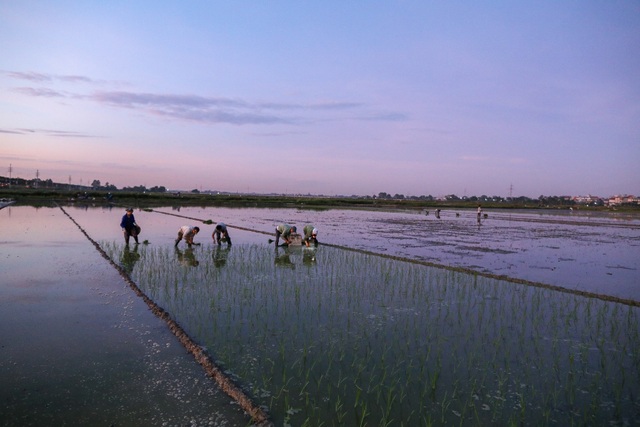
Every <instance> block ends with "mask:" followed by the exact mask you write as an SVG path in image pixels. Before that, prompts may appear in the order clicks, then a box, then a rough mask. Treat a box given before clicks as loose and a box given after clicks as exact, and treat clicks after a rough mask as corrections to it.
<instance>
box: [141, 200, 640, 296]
mask: <svg viewBox="0 0 640 427" xmlns="http://www.w3.org/2000/svg"><path fill="white" fill-rule="evenodd" d="M147 212H156V213H159V214H163V215H172V216H177V217H181V218H186V219H192V220H194V221H200V222H202V223H204V224H210V223H213V224H215V222H213V221H211V220H202V219H200V218H192V217H188V216H182V215H178V214H173V213H168V212H162V211H157V210H154V209H148V210H147ZM226 225H227V227H229V228H235V229H237V230H244V231H249V232H252V233H260V234H266V235H268V236H272V235H273V233H269V232H266V231H260V230H254V229H251V228H247V227H240V226H234V225H230V224H226ZM320 245H323V246H328V247H332V248H337V249H342V250H345V251H351V252H358V253H361V254H365V255H374V256H378V257H382V258H387V259H391V260H395V261H404V262H409V263H412V264H419V265H424V266H427V267H434V268H440V269H444V270H449V271H456V272H458V273H465V274H470V275H474V276H481V277H488V278H490V279H496V280H502V281H504V282H511V283H517V284H519V285H526V286H533V287H536V288H543V289H549V290H552V291H557V292H562V293H566V294H571V295H579V296H582V297H586V298H594V299H599V300H603V301H608V302H616V303H619V304H624V305H628V306H631V307H640V301H636V300H632V299H628V298H620V297H616V296H613V295H606V294H599V293H596V292H588V291H580V290H577V289H569V288H563V287H562V286H556V285H550V284H548V283H542V282H535V281H533V280H526V279H518V278H516V277H510V276H505V275H501V274H493V273H485V272H482V271H477V270H473V269H471V268H465V267H454V266H451V265H446V264H438V263H434V262H429V261H421V260H417V259H411V258H404V257H400V256H396V255H389V254H381V253H378V252H372V251H368V250H365V249H357V248H351V247H349V246H342V245H335V244H331V243H320Z"/></svg>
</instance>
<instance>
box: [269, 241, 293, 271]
mask: <svg viewBox="0 0 640 427" xmlns="http://www.w3.org/2000/svg"><path fill="white" fill-rule="evenodd" d="M275 251H276V258H275V262H274V263H275V265H276V266H278V267H285V268H290V269H292V270H293V269H295V268H296V266H295V264H294V263H293V261H291V249H289V248H288V247H280V246H276V249H275Z"/></svg>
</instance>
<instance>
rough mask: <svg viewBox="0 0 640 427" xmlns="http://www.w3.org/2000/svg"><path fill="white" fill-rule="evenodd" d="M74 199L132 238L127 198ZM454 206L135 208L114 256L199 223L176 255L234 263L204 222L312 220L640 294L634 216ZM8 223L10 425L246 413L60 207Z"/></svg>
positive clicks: (98, 236)
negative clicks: (137, 230) (191, 243)
mask: <svg viewBox="0 0 640 427" xmlns="http://www.w3.org/2000/svg"><path fill="white" fill-rule="evenodd" d="M65 210H66V211H67V212H68V213H69V214H70V215H71V216H72V217H73V218H74V219H75V220H76V221H77V222H78V223H79V225H80V226H81V227H82V228H83V229H85V230H86V232H87V233H88V234H89V235H90V236H91V238H92V239H94V240H96V241H102V242H112V243H113V244H119V245H121V244H122V242H123V237H122V234H121V231H120V227H119V223H120V218H121V217H122V215H123V214H124V212H123V209H121V208H103V207H96V208H88V207H80V206H71V207H65ZM457 213H459V216H458V215H456V212H455V211H445V212H442V213H441V215H440V218H439V219H437V218H435V217H434V215H433V212H431V213H430V215H425V214H424V213H422V214H417V213H414V212H369V211H360V210H344V209H343V210H299V209H259V208H243V209H234V208H181V209H172V208H169V207H167V208H159V209H154V210H153V211H151V212H147V211H140V210H136V212H135V215H136V218H137V221H138V223H139V224H140V225H141V226H142V234H141V236H140V241H141V242H143V241H145V240H146V241H147V243H148V245H145V244H142V245H140V246H138V247H137V249H136V246H135V245H133V244H131V245H130V247H129V250H128V251H125V250H123V251H121V252H122V258H121V259H117V260H116V262H120V263H122V264H126V263H127V262H130V261H131V260H135V259H136V256H135V254H136V251H142V250H143V249H144V248H170V247H172V246H173V241H174V239H175V237H176V234H177V230H178V228H179V227H180V226H182V225H185V224H191V225H198V226H199V227H200V228H201V230H202V231H201V233H200V234H199V235H198V236H197V237H196V242H201V243H202V246H201V247H198V248H197V250H194V251H188V250H186V249H185V247H184V243H181V244H180V246H179V249H178V250H177V251H173V250H172V251H171V252H172V254H173V255H172V258H171V259H168V260H167V262H170V263H173V262H175V261H178V262H180V263H182V265H185V266H190V265H193V261H196V262H198V263H202V264H200V265H203V266H204V265H206V264H207V263H210V261H213V265H214V267H215V266H224V265H225V262H226V257H227V256H228V254H229V252H228V251H225V248H226V246H225V245H223V246H222V247H221V248H220V249H217V245H216V246H214V245H212V242H211V232H212V231H213V228H214V225H208V224H203V223H202V221H204V220H208V219H210V220H212V221H216V222H218V221H222V222H225V223H227V224H228V225H229V227H230V234H231V237H232V239H233V242H234V246H236V245H238V246H239V247H245V246H247V245H260V246H262V245H264V246H265V247H267V245H268V243H267V240H268V239H269V238H270V237H272V233H273V229H274V228H275V226H276V225H277V224H279V223H281V222H287V223H289V224H291V225H297V226H298V227H300V228H302V226H303V225H304V224H305V223H312V224H314V225H315V226H316V227H317V228H319V230H320V234H319V240H320V241H321V242H325V243H331V244H335V245H340V246H343V247H350V248H358V249H363V250H366V251H369V252H374V253H380V254H386V255H395V256H400V257H404V258H407V259H414V260H422V261H429V262H433V263H436V264H442V265H449V266H458V267H464V268H467V269H472V270H476V271H480V272H485V273H492V274H500V275H505V276H509V277H512V278H516V279H526V280H530V281H535V282H541V283H546V284H551V285H557V286H562V287H566V288H569V289H579V290H585V291H589V292H597V293H602V294H606V295H613V296H617V297H620V298H629V299H634V300H636V301H637V300H640V295H639V293H640V292H639V290H638V285H639V284H640V280H639V279H640V274H639V272H638V260H639V259H640V231H639V230H640V227H639V225H640V223H639V222H638V220H637V219H636V218H627V217H618V216H608V215H597V216H583V215H580V214H578V215H574V214H566V213H563V214H560V215H559V214H557V213H555V212H554V213H545V212H542V213H531V212H491V211H488V212H487V213H488V215H489V218H487V219H486V220H483V221H482V223H481V225H478V224H477V222H476V217H475V212H472V211H458V212H457ZM0 225H1V233H2V234H1V235H0V263H1V264H0V266H1V267H0V268H1V269H2V275H3V283H2V285H0V339H1V340H2V345H1V348H0V351H1V352H2V354H1V356H2V357H0V383H2V384H3V386H4V385H5V384H9V386H8V387H2V391H0V393H1V396H0V397H1V398H2V402H3V404H4V405H5V406H4V407H2V406H0V409H1V410H0V414H2V415H0V419H2V420H3V423H4V424H9V425H11V424H13V421H15V420H19V421H20V424H26V425H37V424H43V423H44V424H65V423H70V424H74V423H75V422H72V421H77V420H82V421H86V423H92V422H93V421H96V423H97V424H100V423H101V422H102V421H103V420H104V421H105V422H109V423H111V422H113V423H115V424H129V423H130V424H140V423H151V424H156V423H160V421H163V422H168V423H169V424H172V423H175V424H185V423H187V422H190V421H188V420H197V421H199V422H198V423H199V424H203V423H204V424H206V423H214V424H218V423H224V422H229V423H230V425H242V424H243V423H246V418H244V417H243V416H242V414H239V411H238V410H237V407H234V406H231V405H229V404H228V402H229V398H227V397H226V396H220V394H219V391H218V390H217V388H216V387H215V386H213V384H212V383H211V381H209V380H208V379H206V378H204V374H203V372H202V369H201V368H200V367H199V366H197V365H196V364H195V363H194V362H193V358H192V357H190V356H189V355H187V354H185V352H184V350H183V349H182V348H181V347H180V346H179V344H178V343H177V341H176V340H175V339H174V338H173V336H171V335H170V334H169V332H168V331H167V329H166V325H165V324H163V323H161V322H159V321H157V319H155V318H154V317H153V316H152V315H151V314H150V313H149V312H148V309H147V307H146V306H145V305H144V304H143V303H142V302H141V301H140V300H139V298H137V297H135V296H134V295H133V293H132V291H131V290H130V289H129V288H128V287H127V286H126V285H125V284H124V282H123V281H122V278H121V277H120V276H119V275H118V274H117V272H116V271H115V270H114V269H113V268H112V267H111V266H109V265H108V264H107V263H106V262H105V260H104V259H102V258H101V257H100V256H99V255H98V253H97V252H96V250H95V248H94V247H93V246H92V245H91V244H90V243H89V241H88V240H87V239H86V237H85V236H83V235H82V234H81V233H80V232H79V230H78V228H77V227H76V226H75V225H74V224H73V223H72V222H71V221H70V220H69V219H68V218H67V217H66V216H64V214H63V213H62V212H61V211H60V209H58V208H39V209H36V208H31V207H21V206H10V207H8V208H5V209H2V210H0ZM235 227H242V228H244V229H249V230H253V231H247V230H244V229H243V230H240V229H237V228H235ZM321 248H322V247H321ZM327 249H330V248H327ZM303 253H304V252H303ZM329 253H330V252H329V251H327V254H329ZM327 254H325V256H326V255H327ZM125 255H126V256H125ZM298 255H300V254H299V253H297V252H296V253H294V254H293V255H287V254H286V253H285V252H282V255H281V256H278V257H276V258H275V263H276V265H277V266H278V267H285V268H287V269H292V270H294V271H295V272H300V271H304V270H300V269H304V268H305V267H307V266H308V262H309V260H308V259H305V257H304V256H302V255H300V256H298ZM203 257H204V258H203ZM211 257H213V258H211ZM127 260H129V261H127ZM322 260H323V261H322V262H324V263H325V264H327V263H330V261H329V260H327V259H326V258H323V259H322ZM134 262H135V261H134ZM130 265H131V266H132V268H134V267H133V263H131V264H130ZM252 280H260V278H257V277H254V278H253V279H252ZM43 325H44V326H43ZM244 356H246V357H250V356H249V355H244ZM244 356H243V357H244ZM104 396H108V397H107V398H105V397H104ZM78 402H82V403H81V404H78ZM6 420H9V421H6ZM226 420H231V421H226ZM5 421H6V422H5Z"/></svg>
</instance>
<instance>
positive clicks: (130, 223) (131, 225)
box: [120, 208, 140, 245]
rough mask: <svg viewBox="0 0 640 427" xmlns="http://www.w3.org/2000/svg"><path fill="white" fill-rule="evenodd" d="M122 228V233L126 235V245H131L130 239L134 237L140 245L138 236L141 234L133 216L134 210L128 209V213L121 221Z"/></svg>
mask: <svg viewBox="0 0 640 427" xmlns="http://www.w3.org/2000/svg"><path fill="white" fill-rule="evenodd" d="M120 227H121V228H122V233H123V234H124V242H125V244H127V245H128V244H129V237H131V236H133V238H134V239H135V241H136V244H138V234H139V233H140V227H138V224H136V217H134V216H133V208H127V211H126V213H125V214H124V216H123V217H122V221H120Z"/></svg>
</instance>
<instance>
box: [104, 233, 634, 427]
mask: <svg viewBox="0 0 640 427" xmlns="http://www.w3.org/2000/svg"><path fill="white" fill-rule="evenodd" d="M102 245H103V247H104V248H105V250H107V252H109V253H110V255H111V257H112V258H113V259H119V254H120V253H121V252H122V251H123V250H125V249H123V247H122V246H121V245H118V244H115V243H109V242H105V243H103V244H102ZM219 251H220V250H219V249H218V248H206V247H199V248H195V249H193V250H190V252H189V255H188V256H189V257H190V259H192V260H193V259H195V260H196V261H198V262H197V263H195V264H194V263H193V262H191V263H187V264H185V263H184V262H182V261H183V260H184V258H185V256H187V254H186V253H185V252H186V251H180V250H176V249H174V248H172V247H171V248H168V247H151V246H143V247H141V248H140V249H139V255H140V256H139V258H138V259H137V261H136V263H135V265H133V266H130V271H131V277H132V279H133V280H134V281H135V282H136V283H137V284H138V286H139V287H140V288H141V289H143V290H144V292H145V293H146V294H147V295H148V296H149V297H151V298H152V299H153V300H154V301H155V302H156V303H157V304H159V305H160V306H162V307H163V308H164V309H165V310H167V311H169V312H170V313H171V314H172V316H173V317H174V318H175V319H176V320H177V321H178V322H179V323H180V324H181V325H182V327H183V328H184V329H185V330H186V331H187V332H188V333H189V334H190V335H191V336H192V337H193V338H194V339H195V340H196V341H198V342H200V343H201V344H202V345H203V346H205V347H206V348H207V349H208V352H209V353H210V355H211V356H212V357H213V358H214V359H215V360H216V361H217V363H218V364H220V365H221V366H223V367H224V368H225V369H226V371H227V374H228V375H230V376H232V377H233V378H234V379H235V380H236V381H237V382H238V383H239V384H240V385H241V386H242V387H243V388H244V389H245V390H246V391H247V392H248V393H249V394H250V395H252V396H253V398H254V399H255V400H256V401H257V402H258V403H260V404H261V405H264V406H265V407H266V408H267V409H268V410H269V412H270V413H271V415H272V417H273V419H274V421H275V422H276V424H277V425H296V426H299V425H407V426H408V425H411V426H415V425H450V424H455V425H469V424H471V425H488V424H499V425H515V424H518V425H544V424H559V425H568V424H569V423H572V424H603V423H605V422H618V423H628V422H631V420H634V419H638V418H639V417H640V405H639V404H638V403H637V402H638V401H639V400H640V399H638V393H639V392H640V332H639V330H640V329H639V327H640V324H639V318H640V312H639V311H638V309H637V308H634V307H629V306H624V305H621V304H617V303H611V302H605V301H600V300H596V299H590V298H585V297H581V296H578V295H573V294H569V293H559V292H556V291H553V290H549V289H542V288H534V287H528V286H524V285H518V284H514V283H507V282H501V281H499V280H495V279H490V278H486V277H480V276H474V275H469V274H464V273H459V272H453V271H447V270H441V269H434V268H431V267H426V266H423V265H419V264H414V263H409V262H402V261H398V260H390V259H386V258H383V257H379V256H375V255H367V254H361V253H356V252H350V251H345V250H342V249H338V248H331V247H326V246H322V247H320V248H318V249H317V250H314V249H306V248H301V249H288V250H283V249H277V250H274V249H273V248H266V247H263V246H259V245H237V246H234V247H233V248H232V249H230V250H227V251H226V252H225V253H224V254H223V255H224V257H223V258H224V262H223V263H220V259H221V253H220V252H219ZM285 257H286V258H287V259H288V262H287V263H283V262H282V259H283V258H285ZM309 259H312V260H313V261H312V262H309Z"/></svg>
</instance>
